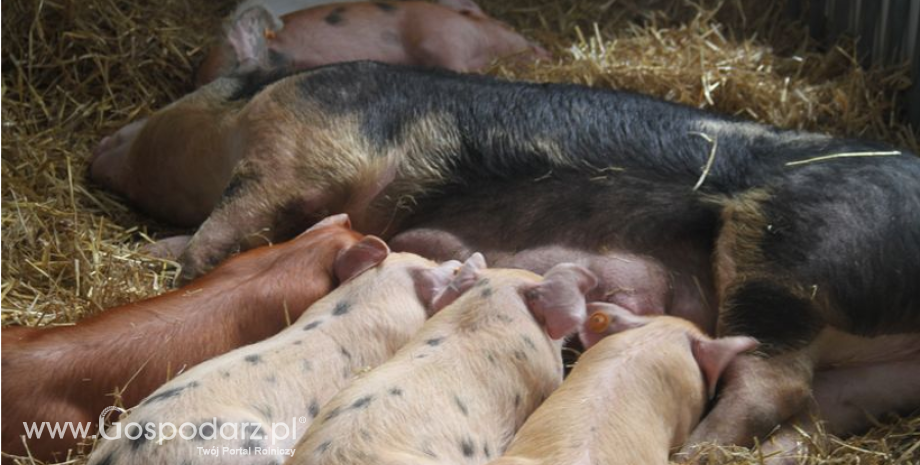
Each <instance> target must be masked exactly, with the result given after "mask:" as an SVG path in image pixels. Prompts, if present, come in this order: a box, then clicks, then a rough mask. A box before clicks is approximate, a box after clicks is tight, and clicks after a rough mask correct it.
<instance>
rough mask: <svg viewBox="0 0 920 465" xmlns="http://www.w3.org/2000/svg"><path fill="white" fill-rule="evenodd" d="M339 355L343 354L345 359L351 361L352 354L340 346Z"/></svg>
mask: <svg viewBox="0 0 920 465" xmlns="http://www.w3.org/2000/svg"><path fill="white" fill-rule="evenodd" d="M339 353H341V354H342V356H343V357H345V358H347V359H349V360H351V352H349V351H348V349H346V348H344V347H341V346H339Z"/></svg>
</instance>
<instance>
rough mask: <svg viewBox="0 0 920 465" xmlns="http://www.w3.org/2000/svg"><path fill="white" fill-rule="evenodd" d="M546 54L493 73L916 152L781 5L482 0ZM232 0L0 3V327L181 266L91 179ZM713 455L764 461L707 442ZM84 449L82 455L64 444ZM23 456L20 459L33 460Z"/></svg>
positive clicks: (149, 289) (886, 75)
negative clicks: (635, 94)
mask: <svg viewBox="0 0 920 465" xmlns="http://www.w3.org/2000/svg"><path fill="white" fill-rule="evenodd" d="M480 3H481V5H482V6H483V9H484V10H486V11H487V12H489V13H490V14H492V15H493V16H496V17H498V18H501V19H503V20H506V21H508V22H509V23H511V24H512V25H513V26H515V27H517V28H519V29H520V30H522V31H523V32H524V33H525V34H526V35H528V36H530V37H532V38H535V39H538V40H539V41H540V42H541V43H543V44H545V45H546V46H547V48H549V49H550V50H551V51H552V52H553V53H554V55H555V59H554V60H553V61H552V62H549V63H546V62H544V63H539V64H536V65H518V64H513V63H511V62H507V63H498V64H496V65H495V66H493V67H492V69H491V70H490V71H489V72H490V73H492V74H496V75H500V76H505V77H509V78H516V79H527V80H535V81H569V82H578V83H583V84H588V85H592V86H599V87H614V88H620V89H631V90H637V91H641V92H645V93H649V94H653V95H657V96H661V97H664V98H666V99H669V100H674V101H679V102H684V103H688V104H691V105H697V106H700V107H704V108H712V109H715V110H718V111H722V112H726V113H730V114H736V115H740V116H742V117H745V118H750V119H753V120H757V121H762V122H767V123H771V124H776V125H779V126H782V127H788V128H802V129H808V130H817V131H824V132H829V133H832V134H837V135H849V136H859V137H867V138H873V139H881V140H886V141H889V142H892V143H894V144H896V145H899V146H902V147H905V148H908V149H910V150H913V151H914V152H920V142H918V133H917V132H916V131H914V130H912V129H911V128H909V127H906V126H903V125H899V124H898V123H897V122H896V118H895V117H894V114H895V113H894V103H895V101H896V97H895V93H896V91H897V90H899V89H903V88H905V87H906V86H908V85H909V80H908V78H907V75H906V72H905V70H903V69H886V70H868V71H867V70H863V69H861V68H859V67H858V66H857V64H856V62H855V60H854V58H853V50H854V47H853V43H852V42H841V43H839V44H837V45H834V46H830V47H823V48H822V47H819V46H818V44H815V43H813V42H811V41H810V40H809V39H808V38H807V35H806V34H805V32H804V30H803V27H802V25H801V24H799V23H796V22H794V21H791V20H789V19H788V18H786V17H784V16H783V15H782V8H781V6H780V5H778V4H779V3H781V2H757V1H754V0H751V1H740V0H739V1H731V0H725V1H722V2H704V3H703V4H695V3H690V2H689V1H682V0H657V1H656V0H645V1H641V0H639V1H627V0H621V1H617V0H608V1H590V0H564V1H551V0H530V1H525V0H507V1H502V0H488V1H486V0H483V1H482V2H480ZM231 8H232V5H231V4H230V2H226V3H222V2H216V1H213V2H209V1H198V2H196V1H192V0H158V1H151V0H134V1H127V0H79V1H78V0H8V1H5V2H3V4H2V9H3V11H2V13H3V19H2V21H3V25H2V30H3V32H2V34H3V37H2V38H3V40H2V49H3V68H2V74H3V87H2V99H3V107H2V124H3V129H2V136H3V137H2V207H3V208H2V226H3V227H2V257H3V260H2V291H0V292H2V294H0V295H2V323H3V324H4V325H11V324H20V325H66V324H72V323H73V322H75V321H78V320H79V319H81V318H85V317H87V316H89V315H92V314H94V313H97V312H99V311H102V310H103V309H104V308H107V307H111V306H114V305H118V304H122V303H125V302H130V301H133V300H137V299H142V298H145V297H149V296H152V295H156V294H158V293H161V292H163V291H164V290H166V289H167V288H169V286H171V284H172V280H173V278H174V277H175V275H176V264H174V263H171V262H166V261H162V260H156V259H152V258H150V257H147V256H145V255H144V254H142V253H140V252H139V251H138V249H139V247H140V246H141V245H143V244H145V243H147V242H149V241H150V238H151V237H166V236H169V235H172V234H175V233H177V232H181V231H177V230H175V229H171V228H169V227H167V226H164V225H158V224H156V223H154V222H153V221H151V220H150V219H149V218H145V217H143V216H141V215H139V214H137V213H135V212H132V211H131V209H130V208H129V207H128V206H126V205H125V204H124V203H123V201H122V200H120V199H119V198H117V197H115V196H112V195H110V194H108V193H106V192H103V191H101V190H100V189H99V188H98V186H94V185H92V183H90V182H89V181H88V180H87V179H86V168H87V159H88V157H89V155H90V153H91V151H92V148H93V147H94V146H95V144H96V143H98V141H99V140H100V139H101V138H102V137H103V136H105V135H108V134H110V133H112V132H113V131H115V130H116V129H118V128H119V127H120V126H122V125H124V124H125V123H127V122H129V121H131V120H132V119H134V118H137V117H139V116H143V115H146V114H148V113H150V112H152V111H153V110H155V109H157V108H160V107H162V106H164V105H165V104H167V103H168V102H170V101H172V100H174V99H175V98H177V97H179V96H181V95H183V94H184V93H186V92H188V91H189V90H190V82H191V74H192V70H193V67H194V65H195V64H196V62H197V61H198V60H200V59H201V57H202V56H203V52H204V49H205V47H206V46H207V45H208V43H209V40H210V38H211V37H212V36H213V34H214V33H215V32H216V31H217V30H218V28H219V25H220V21H221V18H222V17H223V15H225V14H226V13H227V12H229V10H230V9H231ZM803 440H805V441H811V442H814V443H815V444H816V445H817V446H818V447H817V452H816V453H815V455H813V456H810V457H807V458H805V459H804V460H805V463H813V464H831V463H833V464H837V463H854V464H855V463H859V464H883V463H884V464H908V463H918V462H920V416H916V415H915V416H914V417H908V418H902V419H894V418H887V419H879V422H878V426H877V427H876V428H875V429H873V430H872V431H870V432H869V433H867V434H866V435H864V436H860V437H855V438H846V439H837V438H833V437H826V436H821V437H817V438H803ZM709 456H710V458H712V459H714V460H715V461H716V462H718V463H733V464H749V463H761V461H762V460H763V458H762V457H761V456H760V455H759V454H758V453H757V452H756V451H754V452H752V451H749V450H747V449H720V448H711V452H710V454H709ZM75 459H76V462H73V463H79V461H80V457H79V456H77V457H75ZM24 463H30V462H28V461H26V462H24Z"/></svg>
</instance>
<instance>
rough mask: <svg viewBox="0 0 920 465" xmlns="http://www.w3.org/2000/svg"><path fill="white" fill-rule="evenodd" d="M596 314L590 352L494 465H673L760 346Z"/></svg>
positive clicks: (612, 312)
mask: <svg viewBox="0 0 920 465" xmlns="http://www.w3.org/2000/svg"><path fill="white" fill-rule="evenodd" d="M588 310H589V312H591V316H590V317H589V320H588V323H587V324H586V325H585V326H586V328H584V329H582V331H581V333H582V338H583V339H587V341H586V343H585V346H586V347H589V348H588V350H587V351H585V352H584V353H583V354H582V355H581V357H580V358H579V360H578V363H577V364H576V365H575V368H574V369H573V370H572V372H571V373H570V374H569V376H568V377H567V378H566V379H565V381H564V382H563V383H562V386H561V387H560V388H559V389H557V390H556V391H555V392H554V393H553V394H552V395H551V396H550V397H549V399H547V400H546V402H544V403H543V404H542V405H541V406H540V408H538V409H537V410H536V412H534V413H533V415H531V416H530V417H529V418H528V419H527V422H525V423H524V425H523V426H522V427H521V429H520V431H518V433H517V435H515V437H514V440H513V441H512V442H511V444H510V445H509V447H508V449H507V451H505V453H504V456H503V457H502V458H500V459H498V460H495V461H493V462H490V465H582V464H588V463H591V464H603V465H638V464H642V465H654V464H661V465H666V464H668V463H669V461H668V457H669V455H670V452H671V451H672V450H674V449H675V448H678V447H680V446H682V445H683V444H684V441H685V440H686V439H687V437H688V436H689V434H690V431H691V430H692V429H693V427H694V426H696V424H697V422H699V420H700V417H701V416H702V414H703V412H704V410H705V408H706V404H707V402H708V400H709V399H710V397H712V395H713V393H714V392H715V389H716V384H717V383H718V381H719V377H720V376H721V374H722V372H723V371H724V370H725V367H726V366H727V365H728V364H729V363H730V362H731V361H732V360H733V359H734V358H735V356H736V355H737V354H739V353H741V352H744V351H747V350H750V349H752V348H754V347H755V346H756V345H757V343H756V341H755V340H753V339H751V338H748V337H729V338H723V339H715V340H714V339H710V338H709V336H707V335H705V334H703V333H702V332H701V331H700V330H699V329H698V328H697V327H696V326H694V325H693V324H692V323H690V322H688V321H686V320H683V319H680V318H674V317H670V316H656V317H646V316H638V315H634V314H633V313H631V312H629V311H628V310H626V309H623V308H622V307H618V306H616V305H612V304H589V305H588ZM611 334H612V335H611ZM604 336H606V337H604Z"/></svg>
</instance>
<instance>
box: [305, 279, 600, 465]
mask: <svg viewBox="0 0 920 465" xmlns="http://www.w3.org/2000/svg"><path fill="white" fill-rule="evenodd" d="M483 263H484V261H483ZM479 277H480V279H479V280H478V282H477V283H476V284H475V285H474V286H473V287H472V288H471V289H469V290H468V291H467V292H466V293H464V294H463V295H462V296H460V298H459V299H457V300H456V302H454V303H453V304H452V305H450V306H448V307H446V308H445V309H443V310H442V311H441V312H440V313H438V314H437V315H435V316H434V317H432V318H431V320H429V322H428V323H426V324H425V326H424V327H423V328H422V330H421V331H419V333H418V334H417V335H416V336H415V337H414V338H413V339H412V341H411V342H409V343H408V344H407V345H406V346H405V347H404V348H403V349H402V350H400V351H399V352H397V354H396V355H395V356H394V357H393V359H391V360H390V361H389V362H387V363H385V364H383V365H381V366H380V367H378V368H377V369H375V370H373V371H371V372H369V373H368V374H366V375H364V376H363V377H362V378H361V379H359V380H356V381H355V383H353V384H352V385H351V386H350V387H348V388H346V389H345V390H343V391H342V392H340V393H339V394H338V395H337V396H336V397H335V398H334V399H333V400H331V401H330V402H329V403H328V404H327V405H326V407H324V408H323V410H322V412H321V413H320V419H319V420H318V421H317V422H314V423H313V425H312V426H311V427H310V430H309V431H307V433H306V434H305V436H304V437H305V439H304V440H303V441H301V443H300V444H299V445H298V446H297V451H296V453H295V455H294V457H293V459H292V460H291V461H290V462H288V463H289V464H292V465H306V464H310V465H320V464H335V465H366V464H371V463H373V464H378V465H397V464H410V463H411V464H416V465H423V464H424V465H427V464H437V463H443V464H451V465H454V464H458V463H464V464H476V463H485V462H487V461H488V460H490V459H492V458H494V457H497V456H498V455H499V454H500V453H501V451H502V450H504V448H505V446H506V445H507V443H508V442H509V441H510V440H511V438H512V437H513V435H514V433H515V431H516V430H517V429H518V428H519V427H520V425H522V424H523V423H524V420H525V419H526V418H527V416H528V415H530V413H531V412H532V411H533V410H534V409H536V408H537V406H539V405H540V403H541V402H542V401H543V400H544V399H545V398H546V397H547V396H549V394H550V393H551V392H552V391H553V390H555V389H556V388H557V387H558V386H559V384H560V383H562V357H561V346H562V341H561V338H562V337H564V336H566V335H567V334H569V333H570V332H572V331H574V330H576V329H577V328H578V326H579V325H580V324H581V322H583V321H584V315H585V298H584V296H585V293H587V292H588V291H589V290H590V289H591V288H593V287H594V285H595V283H596V278H595V277H594V276H593V275H592V274H591V273H590V272H588V271H587V270H586V269H584V268H582V267H580V266H576V265H568V264H563V265H558V266H556V267H554V268H552V269H551V270H550V271H549V272H547V274H546V276H545V278H542V279H541V278H540V277H539V276H538V275H536V274H533V273H531V272H528V271H522V270H500V269H493V270H483V271H481V272H480V273H479Z"/></svg>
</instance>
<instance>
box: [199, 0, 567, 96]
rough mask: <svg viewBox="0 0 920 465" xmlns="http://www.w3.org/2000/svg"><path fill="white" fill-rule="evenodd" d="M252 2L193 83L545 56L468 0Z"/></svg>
mask: <svg viewBox="0 0 920 465" xmlns="http://www.w3.org/2000/svg"><path fill="white" fill-rule="evenodd" d="M249 3H250V2H244V3H243V4H242V5H240V7H239V8H237V10H236V12H234V15H233V16H232V19H231V22H230V24H229V25H228V26H227V28H226V31H225V33H224V37H223V38H221V39H220V40H218V44H217V45H215V46H214V47H213V48H212V49H211V50H210V51H209V52H208V55H207V56H206V57H205V59H204V62H203V63H202V65H201V67H200V68H199V70H198V73H197V75H196V84H197V86H202V85H205V84H207V83H209V82H211V81H213V80H214V79H216V78H217V77H219V76H225V75H228V74H231V73H236V74H246V73H254V72H256V73H264V74H269V73H273V72H278V71H294V70H303V69H308V68H315V67H317V66H322V65H327V64H330V63H336V62H344V61H355V60H375V61H382V62H386V63H392V64H403V65H415V66H426V67H440V68H446V69H451V70H454V71H459V72H468V71H478V70H480V69H482V68H484V67H485V66H487V65H488V64H489V63H491V62H492V61H493V60H495V59H496V58H501V57H504V56H509V55H515V54H527V55H532V56H533V57H540V58H548V57H549V54H548V53H547V52H546V50H544V49H543V48H542V47H540V46H539V45H536V44H535V43H533V42H530V41H528V40H527V39H525V38H524V37H522V36H521V35H520V34H518V33H517V32H515V31H514V30H513V29H511V27H510V26H508V25H507V24H505V23H503V22H501V21H498V20H495V19H493V18H490V17H489V16H487V15H486V14H485V13H483V12H482V10H481V9H479V7H478V6H477V5H476V4H475V3H474V2H472V1H470V0H444V1H440V2H437V3H430V2H424V1H400V2H396V1H390V2H382V1H381V2H344V3H342V2H335V4H332V5H318V6H313V7H310V8H306V9H298V10H296V11H295V10H289V11H286V12H284V13H281V14H279V13H278V12H279V11H280V10H281V8H277V7H276V6H274V5H264V6H263V5H260V4H258V2H251V3H252V4H251V5H250V4H249ZM330 3H332V2H330ZM284 6H286V7H289V6H292V5H284Z"/></svg>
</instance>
